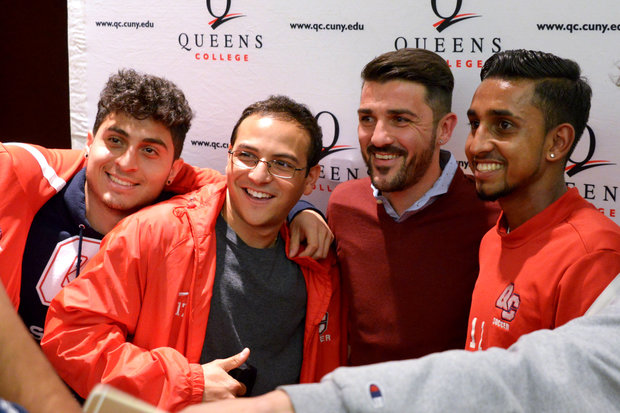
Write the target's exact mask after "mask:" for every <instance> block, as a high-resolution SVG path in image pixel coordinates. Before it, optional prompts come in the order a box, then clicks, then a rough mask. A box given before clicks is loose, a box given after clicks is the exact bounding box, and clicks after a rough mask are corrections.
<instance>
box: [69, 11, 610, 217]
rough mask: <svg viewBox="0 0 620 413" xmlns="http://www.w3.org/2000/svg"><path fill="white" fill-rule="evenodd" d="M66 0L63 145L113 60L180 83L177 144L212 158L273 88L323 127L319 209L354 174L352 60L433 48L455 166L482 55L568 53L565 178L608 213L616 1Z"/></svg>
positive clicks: (89, 113) (202, 159)
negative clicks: (586, 97) (188, 111)
mask: <svg viewBox="0 0 620 413" xmlns="http://www.w3.org/2000/svg"><path fill="white" fill-rule="evenodd" d="M68 10H69V55H70V88H71V116H72V124H71V128H72V145H73V147H76V148H81V147H83V146H84V144H85V141H86V134H87V132H88V131H89V130H91V129H92V125H93V122H94V118H95V114H96V105H97V100H98V95H99V92H100V91H101V89H102V87H103V86H104V84H105V82H106V80H107V78H108V77H109V76H110V74H112V73H114V72H116V71H117V70H118V69H120V68H134V69H136V70H139V71H142V72H148V73H152V74H155V75H158V76H163V77H165V78H168V79H170V80H172V81H173V82H175V83H176V84H177V85H178V86H179V87H180V88H181V89H182V90H183V91H184V92H185V94H186V96H187V98H188V99H189V102H190V104H191V106H192V107H193V109H194V111H195V113H196V117H195V120H194V122H193V126H192V128H191V130H190V131H189V133H188V136H187V139H186V141H185V146H184V149H183V154H182V156H183V158H184V159H185V160H186V161H187V162H190V163H192V164H194V165H198V166H202V167H211V168H214V169H217V170H219V171H224V168H225V164H226V159H227V152H226V151H227V147H228V142H229V139H230V132H231V130H232V127H233V126H234V124H235V122H236V120H237V118H238V117H239V116H240V114H241V111H242V110H243V108H245V107H246V106H247V105H249V104H250V103H252V102H254V101H257V100H261V99H265V98H267V97H268V96H269V95H272V94H285V95H288V96H290V97H292V98H293V99H295V100H297V101H299V102H302V103H305V104H307V105H308V106H309V107H310V109H311V110H312V111H313V113H315V114H316V115H317V117H318V119H319V123H320V124H321V126H322V128H323V133H324V138H323V146H324V148H325V149H324V151H323V158H322V159H321V162H320V164H321V168H322V173H321V177H320V179H319V180H318V182H317V184H316V188H315V191H314V192H313V194H312V195H310V196H309V197H307V198H308V199H309V200H310V201H311V202H313V203H314V204H315V205H317V206H318V207H320V208H321V209H324V208H325V206H326V205H327V200H328V198H329V195H330V193H331V192H332V191H333V190H334V188H335V187H336V186H337V185H338V184H339V183H341V182H344V181H347V180H350V179H355V178H361V177H364V176H366V175H367V173H366V168H365V166H364V163H363V161H362V158H361V155H360V152H359V148H358V141H357V112H356V110H357V107H358V104H359V94H360V89H361V80H360V72H361V70H362V68H363V66H364V65H365V64H366V63H367V62H368V61H370V60H371V59H373V58H374V57H375V56H377V55H379V54H381V53H384V52H386V51H390V50H395V49H400V48H403V47H419V48H425V49H428V50H431V51H434V52H436V53H438V54H440V55H441V56H442V57H444V58H445V59H446V61H447V62H448V64H449V65H450V67H451V68H452V70H453V73H454V76H455V80H456V86H455V93H454V100H453V102H454V103H453V111H454V112H455V113H456V114H457V115H458V117H459V123H458V126H457V128H456V130H455V132H454V135H453V137H452V140H451V141H450V142H449V143H448V144H447V145H446V146H445V148H446V149H448V150H450V151H451V152H452V153H453V154H454V155H455V157H456V158H457V160H458V161H459V164H460V165H461V166H462V167H463V168H467V166H468V165H467V159H466V157H465V154H464V149H463V148H464V144H465V139H466V137H467V133H468V125H467V118H466V111H467V108H468V107H469V103H470V101H471V97H472V95H473V93H474V91H475V89H476V87H477V86H478V84H479V83H480V78H479V74H480V68H481V67H482V64H483V63H484V61H485V60H486V59H487V58H488V57H489V56H491V55H492V54H493V53H496V52H498V51H501V50H506V49H516V48H525V49H536V50H543V51H547V52H551V53H554V54H557V55H559V56H561V57H567V58H571V59H574V60H575V61H577V62H578V63H579V64H580V65H581V67H582V69H583V73H584V75H585V76H586V77H587V78H588V80H589V82H590V84H591V86H592V89H593V91H594V97H593V102H592V110H591V113H590V121H589V123H588V128H587V131H586V132H585V134H584V136H583V137H582V140H581V142H580V143H579V145H578V147H577V150H576V151H575V153H574V154H573V156H572V157H571V160H570V162H569V164H568V166H567V172H566V175H567V176H566V179H567V181H568V182H569V183H570V185H571V186H575V187H577V188H578V189H579V191H580V193H581V194H582V195H583V196H584V197H585V198H586V199H588V200H590V201H591V202H592V203H593V204H595V205H596V206H597V207H598V208H600V210H601V212H602V213H604V214H605V215H606V216H609V217H611V218H612V219H613V220H615V222H616V223H620V203H619V202H620V193H619V192H620V191H618V187H619V186H620V139H619V136H618V135H619V134H620V133H619V132H618V131H619V130H620V87H617V86H616V85H615V83H616V81H617V79H618V77H620V68H619V65H620V46H619V45H620V2H618V1H617V0H599V1H596V2H591V1H588V0H547V1H544V2H541V1H540V0H499V1H498V0H393V1H389V2H370V1H368V2H367V1H353V0H340V1H327V0H315V1H311V2H308V1H295V0H270V1H255V0H179V1H174V2H170V1H163V0H149V1H146V0H133V1H131V2H127V1H122V0H105V1H103V0H89V1H88V2H86V1H83V0H82V1H74V0H68Z"/></svg>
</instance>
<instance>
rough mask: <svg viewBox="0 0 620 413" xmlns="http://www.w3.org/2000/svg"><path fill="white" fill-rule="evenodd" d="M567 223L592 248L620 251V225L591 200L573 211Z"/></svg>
mask: <svg viewBox="0 0 620 413" xmlns="http://www.w3.org/2000/svg"><path fill="white" fill-rule="evenodd" d="M567 223H568V224H569V225H570V226H571V227H572V228H573V229H574V230H575V231H576V232H577V234H578V238H579V239H580V240H582V241H583V242H584V243H586V244H589V245H591V247H592V248H605V249H612V250H615V251H618V252H620V226H618V224H616V223H615V222H614V221H612V220H611V219H610V218H608V217H606V216H605V215H604V214H603V213H601V212H600V211H599V210H597V209H596V207H594V206H593V205H592V204H590V203H589V202H587V201H585V200H584V203H583V204H582V205H581V206H580V207H578V208H576V209H575V210H574V211H573V213H572V214H571V216H570V217H569V219H568V220H567ZM595 246H598V247H595Z"/></svg>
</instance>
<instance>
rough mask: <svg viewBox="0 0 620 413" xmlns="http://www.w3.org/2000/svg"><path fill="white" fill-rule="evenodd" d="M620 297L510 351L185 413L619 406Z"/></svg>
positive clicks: (380, 370)
mask: <svg viewBox="0 0 620 413" xmlns="http://www.w3.org/2000/svg"><path fill="white" fill-rule="evenodd" d="M618 343H620V298H616V301H615V302H613V303H612V304H610V305H609V306H608V307H607V308H606V309H605V310H603V311H602V312H601V313H600V314H597V315H592V316H584V317H580V318H577V319H575V320H573V321H571V322H569V323H567V324H566V325H564V326H562V327H559V328H557V329H555V330H539V331H535V332H533V333H530V334H527V335H525V336H523V337H521V338H520V339H519V341H517V342H516V343H515V344H513V345H512V346H511V347H510V348H509V349H507V350H504V349H499V348H491V349H489V350H486V351H478V352H473V353H472V352H467V351H464V350H452V351H447V352H443V353H436V354H431V355H429V356H426V357H423V358H420V359H416V360H405V361H393V362H388V363H380V364H373V365H370V366H361V367H343V368H339V369H337V370H335V371H334V372H333V373H330V374H328V375H327V376H325V377H324V378H323V380H322V381H321V382H320V383H315V384H303V385H291V386H283V387H282V389H281V390H277V391H275V392H271V393H268V394H266V395H264V396H260V397H258V398H256V399H245V400H232V401H226V402H223V403H219V402H218V403H212V404H204V405H198V406H195V407H193V408H192V409H191V410H190V409H188V410H186V411H184V413H218V412H224V411H225V412H232V413H234V412H245V413H248V412H255V413H261V412H267V411H274V412H290V413H293V412H295V413H309V412H324V411H329V412H350V411H354V412H361V413H363V412H369V413H370V412H376V411H378V410H377V409H380V411H382V412H394V413H396V412H403V411H421V412H446V411H460V412H480V411H489V412H494V411H519V412H521V411H616V410H617V409H618V407H617V406H620V392H619V391H618V388H620V353H619V352H618Z"/></svg>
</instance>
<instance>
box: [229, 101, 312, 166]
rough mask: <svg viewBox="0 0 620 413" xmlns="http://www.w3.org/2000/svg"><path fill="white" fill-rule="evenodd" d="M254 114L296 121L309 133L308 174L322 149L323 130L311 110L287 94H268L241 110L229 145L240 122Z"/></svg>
mask: <svg viewBox="0 0 620 413" xmlns="http://www.w3.org/2000/svg"><path fill="white" fill-rule="evenodd" d="M254 114H260V115H269V116H272V117H274V118H276V119H280V120H285V121H294V122H297V123H298V124H299V126H300V127H301V128H302V129H303V130H305V131H306V132H308V135H310V145H309V147H308V165H307V168H306V176H308V173H309V171H310V168H312V167H313V166H314V165H316V164H318V163H319V160H320V158H321V151H322V150H323V132H322V130H321V127H320V126H319V124H318V122H317V120H316V118H315V117H314V116H313V115H312V112H310V109H308V107H307V106H306V105H303V104H301V103H297V102H295V101H294V100H293V99H291V98H289V97H288V96H282V95H275V96H270V97H269V98H268V99H266V100H261V101H259V102H255V103H252V104H251V105H250V106H248V107H247V108H245V109H244V110H243V113H242V114H241V117H240V118H239V120H238V121H237V124H236V125H235V127H234V128H233V131H232V134H231V136H230V146H233V145H234V144H235V140H236V139H237V129H239V125H241V122H243V120H244V119H245V118H247V117H248V116H251V115H254Z"/></svg>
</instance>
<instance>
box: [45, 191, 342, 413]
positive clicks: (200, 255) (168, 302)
mask: <svg viewBox="0 0 620 413" xmlns="http://www.w3.org/2000/svg"><path fill="white" fill-rule="evenodd" d="M225 197H226V185H225V182H224V181H223V180H222V181H221V182H219V183H217V184H212V185H208V186H205V187H203V188H202V189H201V190H199V191H197V192H194V193H191V194H187V195H182V196H177V197H175V198H173V199H171V200H170V201H167V202H164V203H161V204H158V205H154V206H152V207H149V208H146V209H143V210H142V211H140V212H138V213H136V214H134V215H132V216H131V217H128V218H126V219H125V220H123V221H121V223H119V225H118V226H117V227H116V228H115V229H114V230H112V231H111V232H110V233H109V234H108V235H107V236H106V237H105V238H104V240H103V242H102V246H101V250H100V252H99V254H97V255H96V256H95V257H94V258H93V259H92V260H91V261H90V262H89V264H88V265H87V267H86V268H85V272H84V273H83V274H82V275H81V276H80V277H79V278H78V279H76V280H75V281H73V282H72V283H71V284H69V285H68V286H67V287H65V288H64V289H63V290H62V291H61V293H60V294H58V295H57V296H56V298H55V299H54V300H53V302H52V304H51V306H50V310H49V312H48V317H47V322H46V325H45V335H44V337H43V340H42V343H41V344H42V347H43V350H44V352H45V353H46V354H47V356H48V357H49V359H50V360H51V362H52V364H53V365H54V367H55V368H56V369H57V371H58V373H59V374H60V375H61V377H62V378H63V379H64V380H65V381H66V382H67V383H68V384H69V385H70V386H71V387H73V388H74V389H75V390H76V391H77V392H78V393H80V394H81V395H82V396H86V395H88V393H89V391H90V390H91V389H92V388H93V386H94V385H95V384H97V383H99V382H104V383H108V384H111V385H113V386H115V387H118V388H120V389H122V390H124V391H126V392H128V393H130V394H134V395H136V396H138V397H140V398H142V399H144V400H146V401H148V402H150V403H152V404H155V405H157V406H158V407H160V408H163V409H166V410H179V409H181V408H183V407H185V406H187V405H189V404H193V403H198V402H200V401H201V400H202V394H203V391H204V377H203V372H202V367H201V365H200V364H199V360H200V356H201V351H202V347H203V344H204V338H205V332H206V328H207V320H208V317H209V308H210V299H211V295H212V287H213V281H214V278H215V262H216V260H215V254H216V242H215V222H216V219H217V217H218V215H219V213H220V210H221V208H222V205H223V203H224V199H225ZM281 234H282V236H283V237H284V239H285V240H286V243H287V247H286V248H287V251H288V242H289V238H288V232H287V230H286V226H283V227H282V230H281ZM294 261H295V262H297V263H298V264H299V266H300V267H301V269H302V272H303V274H304V277H305V279H306V288H307V297H308V301H307V309H306V310H307V312H306V325H305V332H304V349H303V363H302V369H301V377H300V380H301V381H302V382H312V381H318V380H319V379H320V378H321V377H322V376H323V375H324V374H326V373H328V372H330V371H331V370H333V369H334V368H335V367H337V366H338V365H340V361H341V359H342V354H343V341H342V340H341V331H344V330H342V329H341V322H342V318H341V314H340V308H339V307H340V284H339V277H338V271H337V266H336V265H335V260H334V258H333V256H331V257H330V258H328V259H326V260H323V261H321V262H317V261H314V260H312V259H310V258H294ZM326 313H328V315H329V316H328V318H327V323H326V324H327V325H325V323H321V322H322V321H323V319H324V316H325V314H326Z"/></svg>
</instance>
